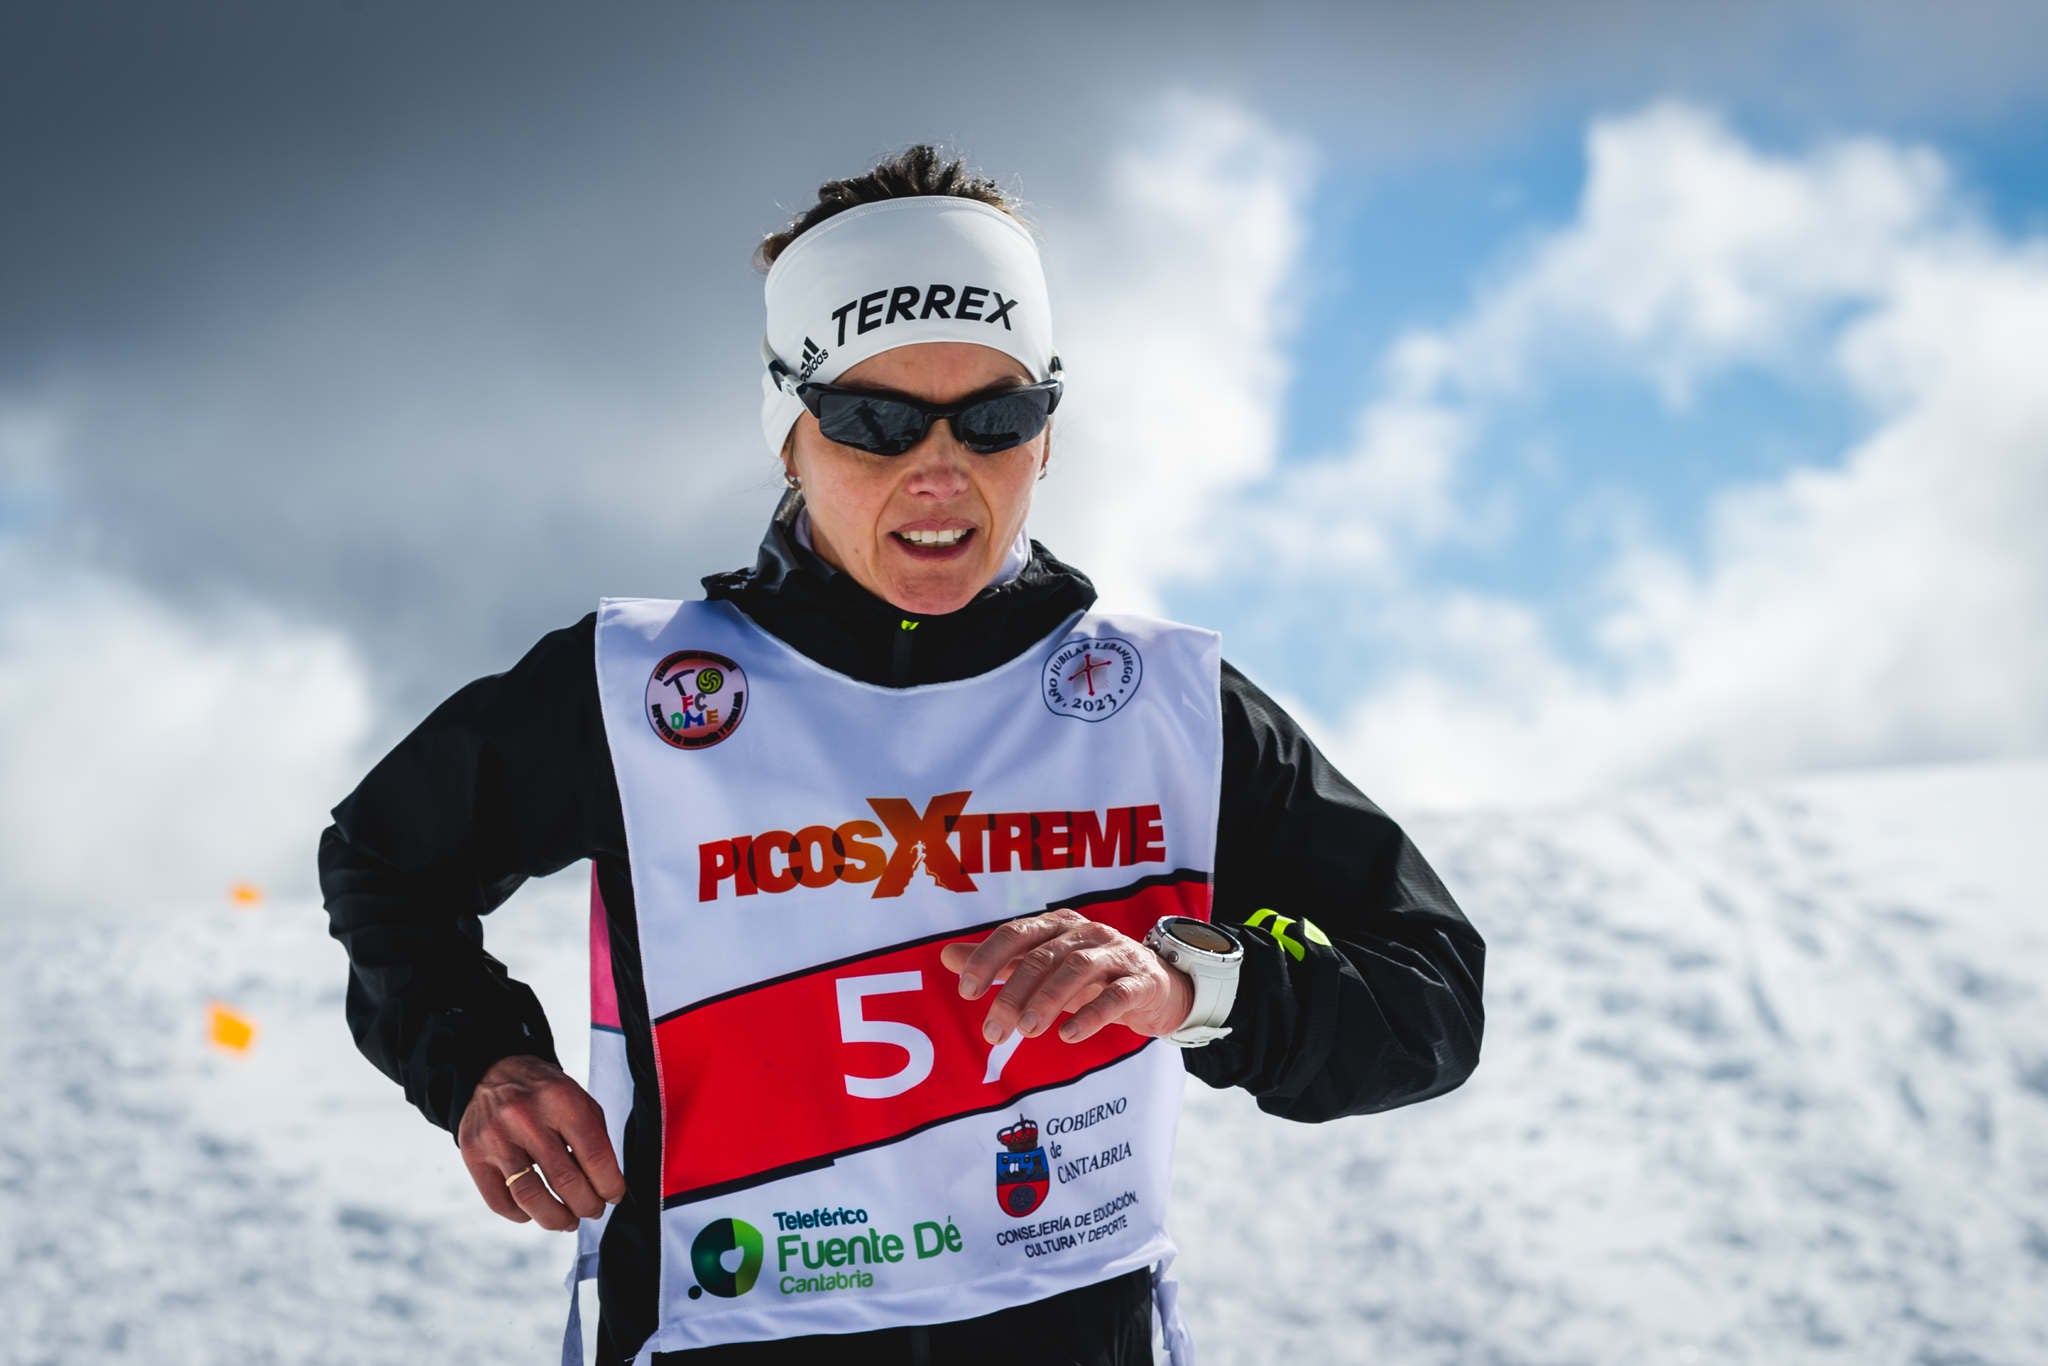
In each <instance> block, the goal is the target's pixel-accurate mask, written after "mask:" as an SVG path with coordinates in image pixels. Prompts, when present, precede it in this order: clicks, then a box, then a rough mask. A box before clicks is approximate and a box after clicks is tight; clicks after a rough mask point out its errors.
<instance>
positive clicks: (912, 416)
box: [768, 356, 1060, 455]
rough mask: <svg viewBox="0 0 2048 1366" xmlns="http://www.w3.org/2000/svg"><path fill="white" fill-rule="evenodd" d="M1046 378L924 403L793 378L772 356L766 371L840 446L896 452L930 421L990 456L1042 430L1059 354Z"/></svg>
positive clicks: (1056, 390)
mask: <svg viewBox="0 0 2048 1366" xmlns="http://www.w3.org/2000/svg"><path fill="white" fill-rule="evenodd" d="M1049 368H1050V370H1051V376H1050V378H1047V379H1043V380H1040V381H1039V382H1038V383H1036V384H1024V385H1019V386H1018V387H1017V388H1015V389H1003V390H1000V391H998V392H996V393H993V394H984V395H982V396H981V397H978V398H968V399H963V400H962V401H960V402H959V403H926V402H924V401H923V400H922V399H915V398H912V397H910V396H909V395H908V394H898V393H891V392H887V391H880V390H871V389H841V388H839V387H838V386H837V385H832V384H819V383H816V382H815V381H811V380H806V381H803V382H802V383H798V382H796V381H795V379H794V377H793V376H791V375H790V373H789V369H788V367H786V366H785V365H783V363H782V362H781V361H780V360H779V359H776V358H775V357H773V356H770V357H769V358H768V373H769V374H770V375H771V376H773V377H774V381H775V387H776V388H778V389H780V390H782V392H784V393H786V394H794V395H795V396H796V397H797V399H798V401H800V402H801V403H802V404H803V405H804V407H805V408H807V409H808V410H809V411H810V414H811V416H812V417H815V418H817V419H818V430H819V431H821V432H823V433H824V434H825V435H826V436H827V437H828V438H829V439H831V440H833V441H837V442H839V443H841V444H842V445H847V446H858V447H859V448H860V449H861V450H864V451H871V452H873V453H874V454H876V455H901V454H903V453H904V452H905V451H907V450H909V449H910V448H911V447H913V446H915V445H916V444H917V443H918V442H920V441H922V440H924V437H925V433H926V432H928V431H930V430H931V426H932V423H933V422H934V421H936V420H937V419H939V418H942V417H943V418H945V419H946V420H947V421H949V422H951V423H952V424H953V435H954V436H955V437H957V438H959V441H960V444H961V445H963V446H965V447H966V448H967V449H968V450H970V451H973V452H975V453H976V454H978V455H994V454H995V453H996V452H997V451H1006V450H1009V449H1010V448H1011V447H1012V446H1018V445H1022V444H1023V443H1024V442H1026V441H1029V440H1030V439H1031V438H1032V437H1034V436H1037V435H1038V434H1039V433H1040V432H1042V431H1044V430H1045V423H1046V419H1047V418H1049V417H1051V416H1052V410H1053V409H1055V408H1057V407H1059V405H1060V358H1059V357H1058V356H1054V357H1053V358H1052V364H1051V366H1050V367H1049Z"/></svg>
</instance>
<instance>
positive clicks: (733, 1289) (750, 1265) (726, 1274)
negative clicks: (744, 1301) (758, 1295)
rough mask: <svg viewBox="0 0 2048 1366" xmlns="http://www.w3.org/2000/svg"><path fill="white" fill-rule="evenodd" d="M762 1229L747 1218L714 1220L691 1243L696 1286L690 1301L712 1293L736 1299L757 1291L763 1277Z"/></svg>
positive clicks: (691, 1258) (693, 1287)
mask: <svg viewBox="0 0 2048 1366" xmlns="http://www.w3.org/2000/svg"><path fill="white" fill-rule="evenodd" d="M761 1248H762V1244H761V1230H759V1229H757V1228H755V1227H754V1226H753V1225H752V1224H750V1223H748V1222H747V1221H746V1220H744V1219H713V1220H712V1221H711V1222H710V1223H708V1224H706V1225H704V1227H703V1228H702V1229H700V1230H698V1233H697V1236H696V1238H695V1239H694V1240H693V1241H692V1242H691V1243H690V1270H692V1271H694V1272H696V1273H697V1284H695V1285H693V1286H691V1287H690V1298H691V1299H693V1300H694V1299H701V1298H702V1297H703V1295H704V1292H705V1291H707V1290H708V1291H710V1292H711V1293H712V1294H714V1295H717V1296H718V1297H719V1298H721V1299H727V1300H731V1299H737V1298H739V1297H740V1296H741V1295H744V1294H746V1293H747V1292H748V1291H749V1290H752V1289H753V1288H754V1281H755V1280H756V1279H757V1278H758V1277H759V1276H760V1274H761Z"/></svg>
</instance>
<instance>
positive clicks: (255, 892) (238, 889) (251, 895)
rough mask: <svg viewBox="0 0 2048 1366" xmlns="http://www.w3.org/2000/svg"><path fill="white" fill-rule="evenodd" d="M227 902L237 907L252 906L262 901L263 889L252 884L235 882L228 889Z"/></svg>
mask: <svg viewBox="0 0 2048 1366" xmlns="http://www.w3.org/2000/svg"><path fill="white" fill-rule="evenodd" d="M228 900H230V901H232V902H234V903H235V904H236V905H237V906H254V905H256V904H257V903H258V902H260V901H262V900H263V889H262V888H261V887H258V886H257V885H256V884H255V883H253V882H237V883H236V884H235V885H234V886H232V887H230V888H228Z"/></svg>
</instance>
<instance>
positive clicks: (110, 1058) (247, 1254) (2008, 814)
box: [0, 760, 2048, 1366]
mask: <svg viewBox="0 0 2048 1366" xmlns="http://www.w3.org/2000/svg"><path fill="white" fill-rule="evenodd" d="M1367 790H1368V791H1370V785H1369V784H1368V787H1367ZM1395 814H1396V815H1397V816H1399V815H1402V814H1403V813H1400V812H1396V813H1395ZM2044 821H2048V760H2035V761H2024V762H2013V763H2002V764H1987V765H1971V766H1959V767H1946V768H1920V769H1897V770H1888V771H1870V772H1859V773H1854V774H1841V775H1830V776H1826V777H1817V778H1806V779H1800V780H1796V781H1784V782H1777V783H1772V784H1766V785H1759V786H1750V787H1742V788H1733V789H1720V788H1712V787H1704V786H1689V787H1680V788H1666V789H1660V790H1657V791H1654V792H1646V793H1638V794H1633V795H1630V796H1626V797H1617V798H1614V799H1611V800H1608V801H1604V802H1600V803H1596V804H1591V805H1587V806H1584V807H1579V808H1575V809H1569V810H1554V811H1546V812H1540V813H1514V814H1504V815H1463V816H1458V817H1455V818H1428V819H1423V818H1416V817H1410V818H1405V824H1406V825H1407V826H1408V828H1409V829H1410V831H1411V832H1412V833H1413V835H1414V837H1415V839H1416V841H1417V843H1418V844H1419V845H1420V846H1421V848H1422V850H1423V852H1424V854H1425V855H1426V856H1427V857H1428V858H1429V859H1430V861H1431V862H1432V864H1433V865H1434V866H1435V867H1436V868H1437V870H1438V871H1439V873H1441V874H1442V876H1443V878H1444V880H1445V882H1446V884H1447V885H1448V886H1449V887H1450V889H1451V891H1452V893H1453V894H1454V895H1455V896H1457V898H1458V899H1459V901H1460V903H1461V904H1462V905H1464V906H1465V907H1466V909H1467V910H1468V912H1469V913H1470V915H1471V917H1472V920H1473V922H1474V923H1475V924H1476V925H1478V927H1479V928H1480V930H1481V932H1482V933H1483V934H1484V935H1485V936H1486V939H1487V943H1488V963H1487V982H1486V987H1487V992H1486V1002H1487V1014H1488V1029H1487V1036H1486V1044H1485V1049H1484V1054H1483V1058H1482V1061H1481V1064H1480V1068H1479V1071H1478V1073H1477V1074H1476V1075H1475V1076H1474V1077H1473V1078H1472V1080H1471V1081H1470V1082H1468V1083H1467V1084H1466V1085H1465V1086H1464V1087H1463V1088H1461V1089H1460V1090H1458V1091H1456V1092H1453V1093H1452V1094H1451V1095H1449V1096H1446V1097H1443V1098H1440V1099H1438V1100H1435V1101H1432V1102H1429V1103H1427V1104H1424V1105H1420V1106H1416V1107H1411V1108H1408V1109H1404V1110H1397V1111H1394V1112H1391V1113H1388V1114H1384V1115H1375V1116H1365V1117H1360V1118H1355V1119H1350V1120H1344V1121H1339V1122H1337V1123H1334V1124H1327V1125H1314V1126H1309V1125H1292V1124H1288V1123H1285V1122H1283V1121H1279V1120H1274V1119H1270V1118H1268V1117H1266V1116H1264V1115H1261V1114H1260V1113H1259V1112H1258V1111H1257V1110H1256V1109H1255V1108H1254V1107H1253V1106H1252V1104H1251V1103H1250V1101H1249V1098H1247V1097H1245V1096H1243V1095H1242V1094H1239V1093H1216V1092H1210V1091H1208V1090H1207V1089H1206V1088H1204V1087H1201V1086H1199V1085H1191V1086H1190V1089H1189V1107H1188V1112H1187V1114H1186V1116H1185V1118H1184V1121H1183V1125H1182V1129H1181V1141H1180V1150H1179V1167H1178V1178H1177V1180H1178V1185H1179V1190H1178V1193H1177V1195H1176V1197H1175V1207H1174V1217H1173V1224H1174V1228H1175V1231H1176V1233H1177V1236H1178V1237H1179V1239H1180V1241H1181V1244H1182V1248H1183V1252H1182V1256H1181V1260H1180V1263H1179V1265H1178V1267H1177V1271H1178V1273H1179V1275H1180V1276H1181V1278H1182V1280H1183V1282H1184V1285H1185V1292H1184V1299H1183V1302H1184V1303H1185V1304H1186V1305H1187V1306H1188V1308H1189V1310H1190V1313H1191V1318H1192V1323H1193V1326H1194V1330H1195V1336H1196V1339H1197V1341H1198V1343H1199V1344H1200V1345H1201V1347H1202V1349H1203V1356H1204V1360H1205V1361H1207V1362H1211V1363H1214V1362H1264V1361H1282V1360H1295V1359H1307V1360H1318V1361H1340V1362H1351V1361H1359V1362H1365V1361H1376V1362H1399V1363H1411V1362H1446V1363H1452V1362H1455V1363H1476V1362H1518V1363H1519V1362H1530V1363H1537V1362H1542V1363H1566V1362H1679V1363H1685V1362H1695V1361H1697V1362H1716V1363H1720V1362H1743V1361H1754V1362H1766V1363H1778V1362H1792V1361H1800V1362H1806V1361H1817V1362H1842V1363H1851V1362H1853V1363H1868V1362H1916V1363H1937V1362H1940V1363H1964V1362H2011V1363H2033V1362H2042V1361H2048V1010H2044V1009H2043V1001H2042V994H2043V991H2042V986H2041V983H2042V980H2043V977H2044V973H2048V916H2044V914H2043V912H2044V911H2048V896H2044V889H2048V840H2044V839H2043V834H2042V830H2041V827H2042V825H2043V823H2044ZM316 833H317V832H309V835H308V840H307V857H308V859H309V860H310V859H311V857H312V847H313V839H312V836H313V835H314V834H316ZM586 877H587V873H586V871H585V869H584V868H583V867H582V866H579V867H577V868H573V869H570V870H568V871H567V872H565V873H563V874H562V875H560V876H558V877H556V878H552V879H549V880H548V881H547V882H546V883H543V884H534V885H531V886H529V887H528V888H526V889H525V890H523V891H522V892H521V893H520V894H519V895H518V896H516V897H514V898H513V900H512V901H511V902H510V903H509V904H508V905H507V906H506V907H504V908H503V909H502V910H501V911H500V912H499V913H498V914H496V915H494V916H492V917H491V918H490V920H489V921H488V922H486V929H487V932H488V934H487V937H488V942H489V944H490V946H491V949H492V951H493V953H494V954H496V955H497V956H498V957H500V958H501V959H502V960H504V961H505V962H506V963H507V964H508V965H510V966H511V968H512V970H513V971H514V973H515V974H516V975H518V976H521V977H522V978H524V979H525V980H527V981H528V982H530V983H532V984H533V985H534V987H535V989H536V990H537V991H539V992H540V994H541V996H542V998H543V1000H544V1001H546V1002H547V1004H548V1007H549V1012H550V1016H551V1018H552V1019H553V1020H554V1022H555V1027H556V1031H557V1034H558V1035H559V1036H560V1037H561V1038H562V1040H563V1041H564V1047H565V1050H566V1053H567V1056H566V1058H565V1061H567V1062H568V1063H569V1064H570V1065H571V1067H572V1070H578V1071H580V1069H581V1066H582V1063H583V1044H582V1020H583V1016H582V1014H581V1013H580V1012H581V1010H582V999H581V995H580V988H581V982H582V974H583V971H584V959H583V954H584V935H585V923H584V920H583V897H584V894H585V887H586V881H585V879H586ZM0 936H4V946H5V952H4V954H0V1066H4V1077H5V1084H4V1086H0V1360H4V1361H6V1362H10V1363H11V1362H20V1363H30V1362H35V1363H41V1362H66V1363H68V1362H74V1361H82V1360H90V1361H95V1362H103V1363H117V1362H127V1361H135V1362H144V1361H147V1362H151V1363H214V1362H222V1363H235V1366H257V1364H258V1363H264V1362H283V1363H294V1366H296V1364H297V1363H406V1364H407V1366H411V1364H412V1363H418V1362H425V1361H465V1362H467V1361H477V1362H507V1363H512V1362H534V1363H541V1362H547V1361H551V1360H553V1359H554V1356H553V1354H554V1352H555V1350H556V1347H557V1344H558V1343H559V1339H560V1333H561V1325H562V1320H563V1315H564V1313H565V1311H566V1307H567V1301H566V1296H565V1295H564V1294H563V1292H562V1291H561V1288H560V1280H561V1276H562V1273H563V1270H564V1269H565V1267H566V1265H567V1262H568V1258H569V1255H570V1244H569V1239H568V1237H567V1236H566V1235H561V1234H552V1233H548V1232H546V1231H544V1230H542V1229H539V1228H538V1227H536V1226H534V1225H513V1224H509V1223H506V1222H504V1221H503V1220H500V1219H498V1218H497V1217H496V1216H495V1215H492V1214H491V1213H490V1212H489V1211H488V1210H487V1209H485V1207H484V1206H483V1204H482V1202H481V1200H480V1199H479V1198H478V1196H477V1195H476V1192H475V1190H474V1187H473V1186H472V1185H471V1184H470V1180H469V1177H468V1174H467V1173H466V1172H465V1171H464V1170H463V1168H462V1166H461V1164H460V1162H459V1161H458V1160H457V1154H456V1151H455V1148H454V1145H453V1143H452V1142H451V1141H450V1139H449V1137H448V1135H447V1134H445V1133H443V1132H442V1131H440V1130H438V1129H434V1128H432V1127H431V1126H429V1125H427V1124H426V1122H425V1121H424V1120H422V1119H421V1118H420V1117H419V1116H418V1115H417V1113H416V1112H414V1111H413V1110H411V1109H410V1107H408V1106H407V1105H406V1104H405V1101H404V1098H403V1096H402V1095H401V1094H400V1092H399V1090H398V1088H397V1087H396V1086H395V1085H394V1084H392V1083H390V1082H388V1081H387V1080H386V1079H385V1078H384V1077H383V1076H381V1075H380V1074H379V1073H377V1072H376V1071H375V1069H373V1068H372V1067H371V1066H370V1065H369V1063H367V1062H366V1061H364V1060H363V1059H362V1058H361V1057H360V1056H359V1055H358V1054H357V1053H356V1052H355V1050H354V1046H353V1044H352V1043H351V1042H350V1040H349V1038H348V1033H347V1030H346V1027H345V1026H344V1024H343V1021H342V986H343V981H344V974H345V966H344V959H343V956H342V953H341V950H340V948H339V946H337V945H336V944H334V942H333V941H332V940H330V939H329V938H327V936H326V925H325V917H324V913H323V912H322V911H321V909H320V908H319V907H318V906H317V905H315V904H312V903H306V902H302V903H296V904H292V903H272V904H269V905H265V906H261V907H258V908H255V909H251V910H239V909H234V908H231V907H228V906H225V905H223V906H214V905H205V906H175V905H154V906H131V907H122V908H119V909H117V910H116V909H110V910H108V911H107V912H106V913H105V914H103V915H98V916H89V917H72V918H66V919H64V920H62V921H60V922H53V921H51V920H49V919H41V918H36V917H31V916H29V915H26V914H25V913H21V912H20V911H19V910H18V909H17V910H16V911H13V912H11V913H8V914H6V915H5V916H4V917H0ZM214 999H219V1000H221V1001H224V1002H226V1003H228V1004H231V1005H233V1006H234V1007H236V1008H237V1009H240V1010H243V1011H245V1012H247V1013H248V1014H249V1015H251V1016H252V1017H254V1019H255V1020H256V1022H257V1025H258V1029H259V1033H258V1035H257V1038H256V1041H255V1044H254V1047H253V1048H251V1049H250V1050H249V1051H248V1052H247V1053H246V1054H243V1055H240V1056H234V1055H228V1054H225V1053H222V1052H220V1051H218V1050H216V1049H215V1048H214V1047H212V1046H211V1045H210V1044H208V1043H207V1042H206V1038H205V1030H206V1006H207V1003H208V1002H209V1001H210V1000H214ZM584 1294H585V1304H586V1308H587V1309H594V1298H593V1297H592V1296H593V1292H592V1291H591V1290H590V1289H589V1287H588V1286H587V1285H586V1287H585V1291H584ZM592 1321H593V1319H592V1316H591V1315H590V1314H588V1313H587V1314H586V1324H587V1325H589V1324H591V1323H592Z"/></svg>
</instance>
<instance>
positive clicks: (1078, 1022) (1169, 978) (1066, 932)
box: [939, 907, 1195, 1043]
mask: <svg viewBox="0 0 2048 1366" xmlns="http://www.w3.org/2000/svg"><path fill="white" fill-rule="evenodd" d="M939 961H940V963H942V964H944V966H945V967H946V969H947V971H949V972H957V973H959V974H960V994H961V995H962V996H965V997H966V998H967V999H968V1000H970V1001H973V1000H977V999H979V998H980V996H981V994H982V993H983V992H985V991H987V990H988V988H989V986H990V985H991V984H992V983H994V982H997V981H1001V982H1002V983H1003V989H1002V990H1001V991H999V992H997V993H996V998H995V1000H994V1001H992V1002H990V1003H989V1008H988V1018H987V1020H986V1021H985V1022H984V1023H983V1025H982V1028H981V1032H982V1037H983V1038H985V1039H987V1040H988V1041H989V1042H990V1043H999V1042H1001V1041H1002V1040H1003V1039H1004V1038H1005V1037H1007V1036H1008V1035H1009V1032H1010V1030H1011V1029H1013V1028H1014V1029H1016V1031H1017V1032H1018V1033H1019V1034H1022V1035H1023V1036H1024V1037H1025V1038H1027V1039H1028V1038H1035V1037H1036V1036H1037V1035H1039V1034H1042V1033H1044V1032H1045V1031H1046V1029H1047V1028H1049V1027H1050V1026H1051V1025H1052V1022H1053V1021H1054V1020H1056V1019H1058V1018H1059V1017H1060V1015H1061V1014H1063V1013H1065V1012H1068V1011H1071V1012H1073V1016H1074V1018H1073V1019H1071V1020H1069V1021H1067V1022H1066V1023H1065V1024H1063V1025H1061V1026H1060V1037H1061V1038H1062V1039H1065V1040H1066V1041H1067V1042H1068V1043H1079V1042H1080V1041H1081V1040H1083V1039H1085V1038H1087V1037H1088V1036H1089V1035H1091V1034H1093V1033H1095V1032H1096V1031H1097V1030H1100V1029H1102V1028H1103V1027H1104V1026H1105V1025H1110V1024H1121V1025H1123V1026H1124V1027H1125V1028H1127V1029H1129V1030H1132V1031H1133V1032H1135V1033H1138V1034H1144V1035H1147V1036H1149V1037H1151V1038H1159V1037H1162V1036H1164V1035H1167V1034H1171V1033H1173V1031H1174V1030H1176V1029H1179V1028H1180V1027H1181V1025H1182V1024H1183V1023H1185V1022H1186V1020H1187V1018H1188V1012H1189V1011H1190V1010H1192V1009H1193V1008H1194V1004H1195V984H1194V983H1193V982H1192V981H1191V980H1189V978H1188V976H1187V974H1186V973H1184V972H1182V971H1181V970H1180V969H1179V968H1175V967H1169V966H1168V965H1167V964H1166V962H1165V961H1164V960H1163V959H1161V958H1160V957H1159V955H1158V954H1156V953H1154V952H1152V950H1150V949H1148V948H1146V947H1145V946H1144V945H1143V944H1142V943H1140V942H1139V941H1137V940H1135V939H1132V938H1131V937H1130V936H1128V935H1126V934H1124V933H1123V932H1122V931H1121V930H1118V929H1116V928H1114V927H1113V926H1109V925H1105V924H1103V923H1102V922H1101V921H1099V920H1090V919H1089V918H1088V917H1087V916H1085V915H1082V914H1081V913H1080V912H1079V911H1070V910H1068V909H1066V908H1065V907H1061V908H1060V909H1058V910H1055V911H1047V912H1045V913H1044V914H1042V915H1027V916H1025V917H1023V918H1022V919H1020V920H1012V921H1011V922H1010V923H1009V924H1007V925H1002V926H998V927H997V928H996V930H995V932H994V933H992V934H990V935H989V937H988V938H986V939H984V940H982V941H981V942H980V943H979V944H972V943H968V942H965V941H962V942H960V943H957V944H948V945H946V946H945V947H944V948H943V949H941V950H939Z"/></svg>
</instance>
